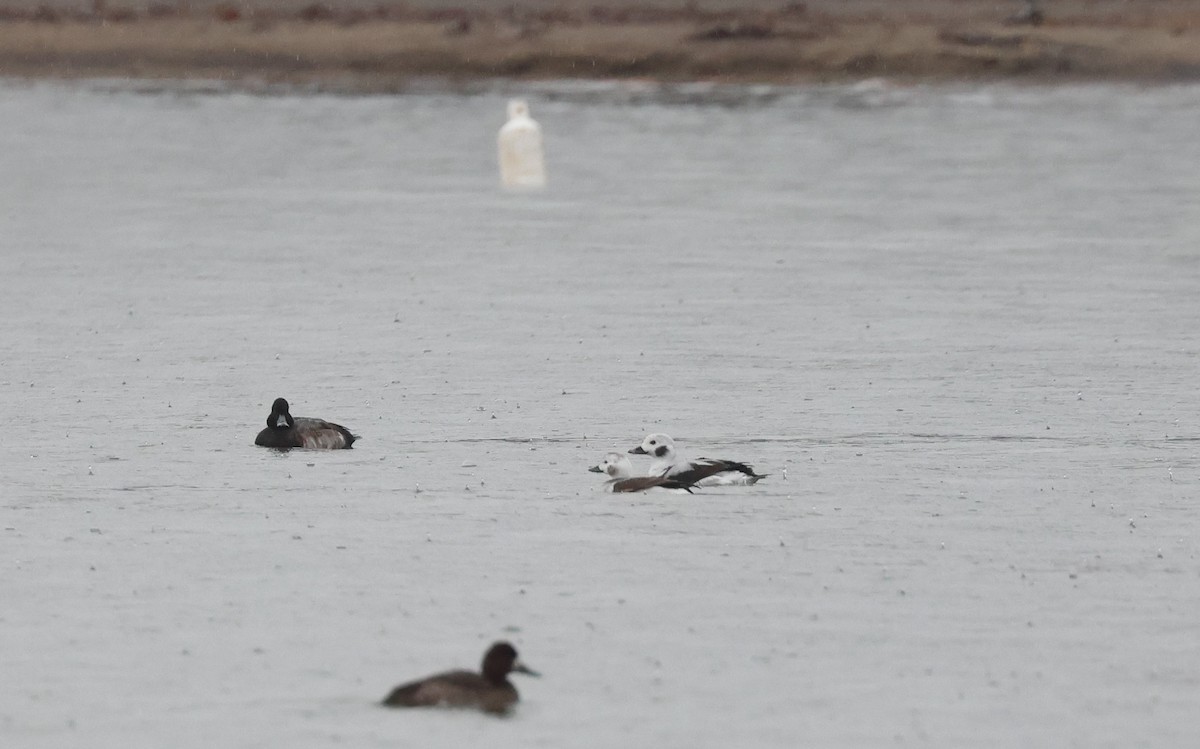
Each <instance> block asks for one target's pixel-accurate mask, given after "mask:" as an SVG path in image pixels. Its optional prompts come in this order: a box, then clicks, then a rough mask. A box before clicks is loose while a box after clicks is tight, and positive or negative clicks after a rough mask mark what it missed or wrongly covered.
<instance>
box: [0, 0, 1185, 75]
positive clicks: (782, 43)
mask: <svg viewBox="0 0 1200 749" xmlns="http://www.w3.org/2000/svg"><path fill="white" fill-rule="evenodd" d="M1050 6H1051V7H1050V11H1051V12H1049V13H1048V14H1047V16H1046V18H1045V20H1044V22H1042V23H1040V24H1036V25H1035V24H1029V23H1014V21H1013V16H1014V14H1015V13H1017V12H1018V11H1020V9H1021V5H1020V4H1019V3H995V2H974V1H973V0H964V1H962V2H950V0H925V1H924V2H915V3H913V2H897V3H891V4H879V3H874V2H869V0H850V1H849V2H845V3H841V4H835V3H829V2H814V3H807V4H805V3H793V4H790V5H783V4H777V5H771V6H768V5H767V4H764V3H756V2H743V3H739V4H736V7H733V8H732V9H714V10H707V9H700V8H698V7H694V6H693V7H680V6H671V7H668V6H657V7H656V6H654V5H653V4H652V5H651V6H649V7H643V8H640V9H637V10H633V9H630V8H625V7H615V6H604V5H588V6H583V5H575V4H570V3H567V4H561V5H547V4H544V3H537V2H533V3H529V4H527V5H523V6H512V7H509V8H506V9H504V10H489V9H488V8H489V6H486V5H481V6H479V7H475V6H473V5H472V4H470V3H467V4H456V5H453V6H451V5H449V4H446V5H437V4H434V5H426V6H412V5H395V6H387V5H378V6H372V5H361V4H353V3H350V4H339V5H337V6H336V9H334V6H328V5H321V4H307V5H304V4H299V3H289V2H276V3H273V4H271V5H270V6H261V7H256V6H252V5H250V6H247V5H233V4H220V3H216V4H210V5H196V4H192V5H189V6H166V5H161V4H150V5H145V6H122V7H115V6H112V5H106V4H104V3H103V2H98V3H96V4H95V5H94V6H88V7H73V6H71V5H69V4H65V5H62V6H59V7H55V6H47V5H38V6H23V5H20V4H16V5H12V4H10V5H6V6H4V7H3V8H0V75H4V76H12V77H34V78H38V77H51V78H54V77H61V78H81V77H120V78H141V79H168V78H169V79H219V80H224V81H230V82H234V83H237V82H245V83H285V84H289V83H290V84H307V85H317V86H321V87H325V88H332V89H340V90H353V91H392V90H399V89H402V88H403V87H404V86H405V85H406V83H407V82H408V81H410V80H411V79H413V78H414V77H429V76H436V77H446V78H450V79H479V78H518V79H544V78H605V79H607V78H644V79H653V80H662V81H715V82H764V83H800V82H811V81H831V80H853V79H857V78H866V77H875V76H886V77H890V78H898V79H914V80H954V79H973V78H982V79H1019V80H1030V81H1058V80H1137V81H1149V82H1160V81H1176V80H1193V79H1198V78H1200V1H1193V0H1180V1H1178V2H1172V3H1150V2H1133V3H1129V2H1124V3H1118V2H1107V1H1106V0H1094V1H1092V2H1086V1H1085V0H1078V1H1075V0H1062V2H1056V3H1051V4H1050Z"/></svg>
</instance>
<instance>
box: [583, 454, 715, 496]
mask: <svg viewBox="0 0 1200 749" xmlns="http://www.w3.org/2000/svg"><path fill="white" fill-rule="evenodd" d="M588 470H589V471H591V472H592V473H607V474H608V476H609V479H608V481H606V482H605V486H607V487H608V490H609V491H610V492H644V491H646V490H647V489H673V490H676V491H680V490H682V491H685V492H687V493H688V494H691V493H692V490H691V489H689V488H688V484H686V483H684V482H682V481H679V480H678V479H673V478H666V477H665V476H635V475H634V474H633V464H632V463H630V462H629V458H626V457H625V456H624V455H622V454H621V453H609V454H608V455H605V456H604V462H603V463H601V464H600V465H598V466H592V467H591V468H589V469H588Z"/></svg>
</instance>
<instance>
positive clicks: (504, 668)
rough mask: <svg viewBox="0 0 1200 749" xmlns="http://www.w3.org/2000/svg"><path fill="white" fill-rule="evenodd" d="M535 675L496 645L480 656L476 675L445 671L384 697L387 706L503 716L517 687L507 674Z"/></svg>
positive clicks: (513, 651) (507, 649) (509, 647)
mask: <svg viewBox="0 0 1200 749" xmlns="http://www.w3.org/2000/svg"><path fill="white" fill-rule="evenodd" d="M513 672H515V673H520V674H529V675H530V676H537V675H538V673H537V672H536V671H531V670H530V669H529V668H527V667H526V666H525V665H524V664H523V663H521V661H520V659H519V658H518V657H517V650H516V648H514V647H513V646H512V645H510V644H508V643H507V642H497V643H495V644H494V645H492V646H491V647H490V648H488V651H487V653H485V654H484V656H483V667H482V668H481V669H480V673H475V672H474V671H466V670H459V671H446V672H445V673H440V674H435V675H433V676H429V677H426V678H424V679H421V680H419V681H413V682H409V683H408V684H401V685H400V686H398V687H396V688H395V689H393V690H392V692H391V694H389V695H388V696H387V697H385V698H384V700H383V704H384V705H385V706H387V707H461V708H470V709H475V710H482V711H484V712H486V713H493V714H497V715H500V714H503V713H506V712H508V711H509V710H510V709H511V708H512V706H513V705H515V704H517V700H518V699H519V698H518V696H517V688H516V687H514V686H513V685H512V684H511V683H510V682H509V680H508V675H509V674H510V673H513Z"/></svg>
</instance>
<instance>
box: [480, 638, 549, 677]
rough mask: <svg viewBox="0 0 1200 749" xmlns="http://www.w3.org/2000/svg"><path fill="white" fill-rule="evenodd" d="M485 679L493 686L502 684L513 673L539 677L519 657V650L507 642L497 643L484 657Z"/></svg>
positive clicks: (483, 669)
mask: <svg viewBox="0 0 1200 749" xmlns="http://www.w3.org/2000/svg"><path fill="white" fill-rule="evenodd" d="M481 670H482V671H483V678H485V679H487V680H488V681H490V682H492V683H493V684H502V683H503V682H505V681H506V680H507V677H508V675H509V674H510V673H512V672H514V671H515V672H517V673H519V674H529V675H530V676H538V675H539V674H538V672H537V671H534V670H532V669H530V668H529V667H528V666H526V665H525V664H524V663H521V660H520V659H519V658H518V657H517V649H516V648H514V647H513V646H512V645H509V644H508V643H507V642H497V643H496V644H494V645H492V646H491V647H490V648H488V651H487V653H485V654H484V656H483V668H482V669H481Z"/></svg>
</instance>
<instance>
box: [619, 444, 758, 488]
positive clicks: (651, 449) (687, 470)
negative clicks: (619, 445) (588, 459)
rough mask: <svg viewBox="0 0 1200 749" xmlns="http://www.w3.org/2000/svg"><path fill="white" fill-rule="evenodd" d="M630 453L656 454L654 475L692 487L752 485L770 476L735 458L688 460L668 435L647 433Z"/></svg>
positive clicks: (651, 467) (653, 466)
mask: <svg viewBox="0 0 1200 749" xmlns="http://www.w3.org/2000/svg"><path fill="white" fill-rule="evenodd" d="M629 452H631V453H633V454H635V455H651V456H653V457H654V463H653V464H652V465H651V466H650V473H651V474H652V475H655V476H662V477H663V478H668V479H675V480H676V481H682V482H684V483H685V484H687V485H689V486H734V485H741V486H749V485H750V484H753V483H756V482H757V481H758V480H759V479H763V478H766V476H767V474H765V473H763V474H758V473H755V472H754V469H753V468H751V467H750V466H748V465H746V464H745V463H738V462H735V461H732V460H713V459H712V458H697V459H696V460H688V459H686V458H684V457H683V456H681V455H680V454H679V453H677V452H676V451H675V440H673V439H671V438H670V437H668V436H667V435H665V434H650V435H647V436H646V439H644V440H642V444H640V445H638V446H637V447H635V448H633V449H632V450H630V451H629Z"/></svg>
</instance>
